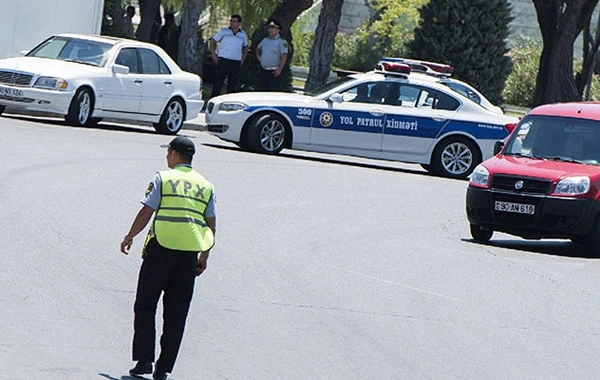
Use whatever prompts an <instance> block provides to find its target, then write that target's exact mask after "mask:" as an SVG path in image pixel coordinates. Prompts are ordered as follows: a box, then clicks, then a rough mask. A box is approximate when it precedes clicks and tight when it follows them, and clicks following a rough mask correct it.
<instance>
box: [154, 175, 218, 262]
mask: <svg viewBox="0 0 600 380" xmlns="http://www.w3.org/2000/svg"><path fill="white" fill-rule="evenodd" d="M158 175H159V176H160V179H161V197H160V205H159V206H158V210H156V216H155V217H154V226H153V230H154V235H155V236H156V240H157V241H158V243H159V244H160V245H161V246H163V247H165V248H168V249H173V250H178V251H193V252H204V251H208V250H209V249H211V248H212V246H213V245H214V243H215V238H214V235H213V232H212V230H211V229H210V228H208V224H207V223H206V220H204V210H206V205H207V204H208V200H209V199H210V196H211V194H212V185H211V183H210V182H208V180H207V179H206V178H204V177H203V176H202V175H200V174H199V173H198V172H196V171H195V170H193V169H192V168H190V167H187V166H178V167H176V168H175V169H172V170H165V171H161V172H159V173H158Z"/></svg>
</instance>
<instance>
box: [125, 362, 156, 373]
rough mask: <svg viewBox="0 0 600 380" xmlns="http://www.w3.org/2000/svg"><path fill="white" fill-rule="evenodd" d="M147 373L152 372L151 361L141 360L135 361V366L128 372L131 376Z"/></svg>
mask: <svg viewBox="0 0 600 380" xmlns="http://www.w3.org/2000/svg"><path fill="white" fill-rule="evenodd" d="M148 373H152V362H143V361H141V360H140V361H139V362H137V364H136V365H135V367H133V368H132V369H130V370H129V374H130V375H132V376H141V375H145V374H148Z"/></svg>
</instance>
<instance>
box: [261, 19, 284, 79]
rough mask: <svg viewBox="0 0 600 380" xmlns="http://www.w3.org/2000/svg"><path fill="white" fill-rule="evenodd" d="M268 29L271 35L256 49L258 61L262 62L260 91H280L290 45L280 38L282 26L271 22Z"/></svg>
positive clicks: (273, 21) (274, 21)
mask: <svg viewBox="0 0 600 380" xmlns="http://www.w3.org/2000/svg"><path fill="white" fill-rule="evenodd" d="M267 27H268V28H269V35H268V36H267V37H265V38H263V39H262V40H261V41H260V42H259V43H258V46H257V47H256V59H258V61H259V62H260V77H259V86H258V89H259V90H260V91H279V89H280V86H281V71H282V70H283V67H284V66H285V63H286V62H287V57H288V43H287V42H286V41H285V40H284V39H283V38H281V37H279V31H280V30H281V25H280V24H279V22H277V21H276V20H271V21H270V22H269V23H268V24H267Z"/></svg>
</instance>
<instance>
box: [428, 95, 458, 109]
mask: <svg viewBox="0 0 600 380" xmlns="http://www.w3.org/2000/svg"><path fill="white" fill-rule="evenodd" d="M458 106H460V102H459V101H458V100H456V99H454V98H453V97H451V96H450V95H447V94H444V93H443V92H440V91H437V92H436V94H435V98H434V100H433V108H434V109H436V110H447V111H454V110H456V109H457V108H458Z"/></svg>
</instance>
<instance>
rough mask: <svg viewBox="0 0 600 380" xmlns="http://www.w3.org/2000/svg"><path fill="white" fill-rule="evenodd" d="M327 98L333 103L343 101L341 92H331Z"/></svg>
mask: <svg viewBox="0 0 600 380" xmlns="http://www.w3.org/2000/svg"><path fill="white" fill-rule="evenodd" d="M327 100H328V101H330V102H333V103H342V102H343V101H344V98H343V97H342V94H340V93H338V92H336V93H335V94H332V95H331V96H330V97H329V98H328V99H327Z"/></svg>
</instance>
